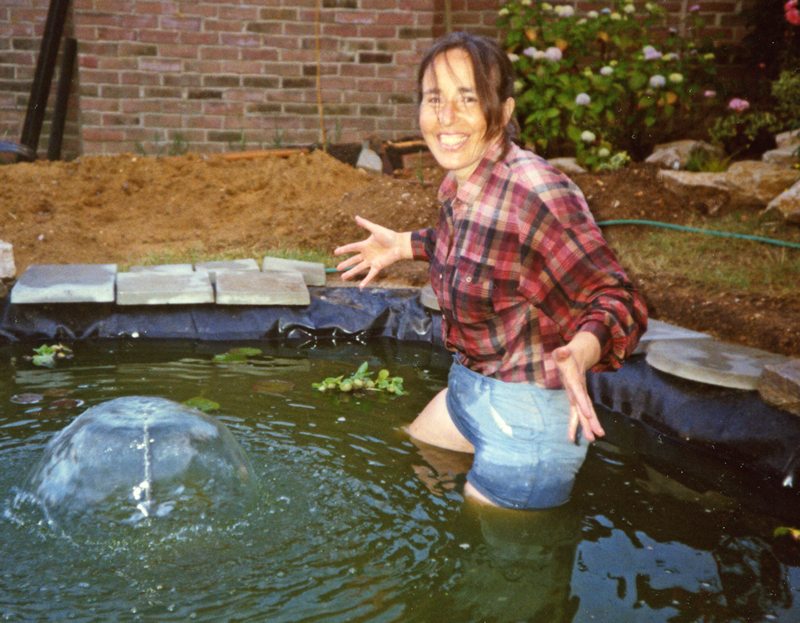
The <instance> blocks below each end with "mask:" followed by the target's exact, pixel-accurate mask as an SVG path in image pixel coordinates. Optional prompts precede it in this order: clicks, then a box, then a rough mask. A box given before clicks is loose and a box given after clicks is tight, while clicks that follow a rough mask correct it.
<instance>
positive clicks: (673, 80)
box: [669, 72, 683, 84]
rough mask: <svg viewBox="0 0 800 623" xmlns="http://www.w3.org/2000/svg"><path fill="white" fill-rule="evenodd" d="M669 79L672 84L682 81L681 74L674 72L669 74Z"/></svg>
mask: <svg viewBox="0 0 800 623" xmlns="http://www.w3.org/2000/svg"><path fill="white" fill-rule="evenodd" d="M669 81H670V82H671V83H673V84H680V83H681V82H683V74H679V73H677V72H676V73H674V74H670V75H669Z"/></svg>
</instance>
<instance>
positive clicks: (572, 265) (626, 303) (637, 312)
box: [520, 192, 647, 371]
mask: <svg viewBox="0 0 800 623" xmlns="http://www.w3.org/2000/svg"><path fill="white" fill-rule="evenodd" d="M532 202H533V203H537V202H538V203H539V205H538V206H534V209H533V211H532V214H533V215H534V216H533V219H534V220H533V222H532V224H531V225H532V226H531V227H530V228H529V229H526V230H525V231H521V232H520V234H521V239H520V243H521V245H520V248H521V254H522V257H521V266H522V270H521V275H520V291H521V292H523V293H524V294H525V295H526V296H527V297H529V298H530V300H531V301H532V302H533V304H534V305H536V306H537V307H539V308H540V309H541V310H542V312H543V313H544V314H545V315H546V316H547V317H548V318H550V319H551V320H552V321H553V322H554V323H555V324H556V326H557V327H558V331H559V334H560V336H561V339H562V340H563V341H564V342H568V341H569V340H571V339H572V338H573V337H574V336H575V334H576V333H578V332H579V331H588V332H590V333H592V334H593V335H595V336H596V337H597V338H598V340H599V341H600V345H601V358H600V361H599V362H598V363H597V365H596V366H595V367H594V368H593V369H594V370H596V371H599V370H608V369H617V368H619V367H620V366H621V365H622V362H623V361H624V360H625V359H626V358H627V357H628V356H629V355H630V354H631V353H632V352H633V351H634V349H635V348H636V345H637V344H638V342H639V338H640V337H641V335H642V333H643V332H644V331H645V329H646V328H647V308H646V306H645V304H644V301H643V300H642V298H641V296H640V294H639V293H638V291H637V290H636V288H635V287H634V285H633V283H632V282H631V281H630V279H628V277H627V275H626V274H625V272H624V271H623V270H622V268H621V266H620V265H619V262H618V261H617V259H616V257H615V256H614V254H613V252H612V251H611V249H610V248H609V247H608V245H607V243H606V241H605V240H604V239H603V237H602V234H601V233H600V230H599V228H598V227H597V225H596V224H595V222H594V219H593V218H592V216H591V213H590V212H589V210H588V207H586V205H585V202H584V200H583V198H582V195H580V194H575V193H573V192H564V193H558V194H557V195H556V197H555V198H554V199H553V200H551V201H549V202H548V203H547V204H544V203H543V201H542V199H541V198H540V197H536V198H534V199H532ZM548 204H549V205H548ZM559 216H560V218H559Z"/></svg>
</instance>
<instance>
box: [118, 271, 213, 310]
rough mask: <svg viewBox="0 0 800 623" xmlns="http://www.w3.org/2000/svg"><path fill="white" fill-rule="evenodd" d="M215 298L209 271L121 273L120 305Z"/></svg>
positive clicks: (197, 300) (190, 303)
mask: <svg viewBox="0 0 800 623" xmlns="http://www.w3.org/2000/svg"><path fill="white" fill-rule="evenodd" d="M213 302H214V288H213V286H212V285H211V280H210V279H209V277H208V274H207V273H204V272H200V273H196V272H189V273H186V272H184V273H175V274H170V273H162V272H157V271H141V272H130V273H119V274H117V305H196V304H202V303H213Z"/></svg>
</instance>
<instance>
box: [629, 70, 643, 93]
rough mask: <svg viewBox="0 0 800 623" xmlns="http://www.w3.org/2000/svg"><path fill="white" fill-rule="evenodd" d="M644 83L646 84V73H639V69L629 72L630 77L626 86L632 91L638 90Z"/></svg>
mask: <svg viewBox="0 0 800 623" xmlns="http://www.w3.org/2000/svg"><path fill="white" fill-rule="evenodd" d="M646 84H647V75H646V74H643V73H641V72H639V71H635V72H633V73H632V74H631V77H630V78H628V86H629V87H630V88H631V89H632V90H633V91H638V90H639V89H641V88H642V87H643V86H644V85H646Z"/></svg>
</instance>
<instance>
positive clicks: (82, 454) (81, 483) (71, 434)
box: [22, 396, 256, 529]
mask: <svg viewBox="0 0 800 623" xmlns="http://www.w3.org/2000/svg"><path fill="white" fill-rule="evenodd" d="M22 489H23V492H24V493H23V494H22V495H23V497H24V498H25V499H26V501H28V502H34V503H35V504H36V505H38V506H39V507H40V508H41V510H42V512H43V513H44V515H45V517H46V519H47V520H48V523H50V524H54V525H56V526H58V527H60V528H61V529H68V528H69V527H71V526H75V525H77V524H81V523H85V522H86V521H87V520H88V521H90V522H92V523H93V524H95V525H97V524H103V525H109V524H119V523H127V524H138V523H140V522H142V521H143V520H149V519H150V518H167V517H169V518H170V519H180V520H186V519H188V520H190V521H193V522H197V521H198V520H203V519H207V518H210V517H213V516H215V515H224V516H226V517H231V516H234V517H235V516H236V515H240V514H242V513H244V512H246V511H247V509H248V508H249V507H250V506H251V505H252V504H253V502H254V500H255V498H256V479H255V476H254V474H253V470H252V467H251V466H250V463H249V461H248V459H247V456H246V455H245V453H244V451H243V450H242V448H241V447H240V446H239V444H238V443H237V442H236V440H235V439H234V437H233V435H232V434H231V433H230V431H229V430H228V429H227V428H226V427H225V425H224V424H223V423H222V422H220V421H219V420H218V419H216V418H214V417H212V416H210V415H207V414H204V413H202V412H200V411H198V410H196V409H193V408H190V407H187V406H185V405H182V404H179V403H175V402H172V401H170V400H166V399H164V398H155V397H147V396H128V397H123V398H116V399H114V400H110V401H108V402H104V403H102V404H99V405H96V406H94V407H91V408H90V409H87V410H86V411H85V412H84V413H83V414H82V415H80V416H79V417H78V418H76V419H75V420H74V421H73V422H72V423H71V424H69V425H68V426H67V427H66V428H64V429H63V430H62V431H61V432H59V433H58V434H57V435H56V436H55V437H54V438H53V439H52V440H51V441H50V442H49V443H48V445H47V448H46V449H45V453H44V455H43V457H42V458H41V460H40V461H39V462H38V464H37V465H36V466H35V467H34V468H33V470H32V471H31V473H30V475H29V476H28V478H27V480H26V482H25V485H24V486H23V488H22Z"/></svg>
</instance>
